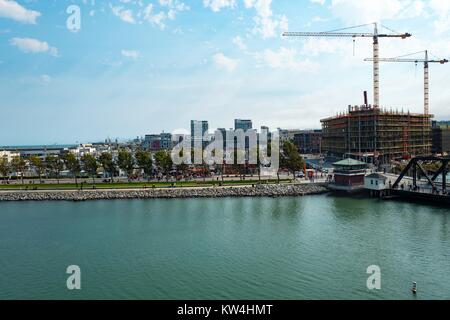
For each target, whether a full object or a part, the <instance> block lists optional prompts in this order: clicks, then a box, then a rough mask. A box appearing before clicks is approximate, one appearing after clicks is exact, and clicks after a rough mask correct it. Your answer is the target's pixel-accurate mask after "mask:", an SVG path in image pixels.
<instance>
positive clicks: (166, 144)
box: [161, 132, 172, 150]
mask: <svg viewBox="0 0 450 320" xmlns="http://www.w3.org/2000/svg"><path fill="white" fill-rule="evenodd" d="M161 149H165V150H170V149H172V134H171V133H164V132H163V133H161Z"/></svg>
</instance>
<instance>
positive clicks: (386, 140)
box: [321, 104, 433, 164]
mask: <svg viewBox="0 0 450 320" xmlns="http://www.w3.org/2000/svg"><path fill="white" fill-rule="evenodd" d="M432 118H433V116H432V115H425V114H413V113H409V112H407V113H404V112H398V111H387V110H384V109H380V108H378V107H372V106H370V105H367V104H366V105H363V106H355V107H352V106H349V109H348V112H345V113H343V114H340V115H337V116H335V117H332V118H328V119H323V120H321V122H322V129H323V137H322V152H324V153H326V154H328V155H331V156H337V157H351V158H354V159H358V160H363V161H366V162H373V163H378V164H380V163H387V162H389V161H390V160H398V159H402V158H403V159H407V158H410V157H412V156H419V155H427V154H430V153H431V146H432V139H431V119H432Z"/></svg>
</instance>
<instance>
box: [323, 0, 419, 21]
mask: <svg viewBox="0 0 450 320" xmlns="http://www.w3.org/2000/svg"><path fill="white" fill-rule="evenodd" d="M424 8H425V6H424V5H423V1H421V0H364V1H361V0H332V1H331V11H332V13H333V15H334V16H335V17H337V18H340V19H342V20H343V21H345V22H346V23H348V24H364V23H372V22H379V21H381V20H390V19H407V18H413V17H417V16H420V15H421V14H423V13H424Z"/></svg>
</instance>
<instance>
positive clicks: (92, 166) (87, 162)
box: [81, 154, 98, 186]
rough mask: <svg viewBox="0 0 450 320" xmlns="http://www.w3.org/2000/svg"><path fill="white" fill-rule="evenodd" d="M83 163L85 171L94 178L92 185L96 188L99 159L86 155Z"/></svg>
mask: <svg viewBox="0 0 450 320" xmlns="http://www.w3.org/2000/svg"><path fill="white" fill-rule="evenodd" d="M81 163H82V164H83V169H84V171H86V173H87V174H88V175H89V176H90V177H91V178H92V184H93V185H94V186H95V176H96V175H97V169H98V162H97V159H96V158H95V157H94V156H93V155H91V154H85V155H84V156H83V157H81Z"/></svg>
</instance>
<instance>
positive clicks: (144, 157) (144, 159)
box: [135, 150, 153, 181]
mask: <svg viewBox="0 0 450 320" xmlns="http://www.w3.org/2000/svg"><path fill="white" fill-rule="evenodd" d="M135 156H136V163H137V165H138V167H139V169H141V170H143V171H144V174H145V175H146V176H147V178H148V181H150V177H151V174H152V170H153V159H152V155H151V153H150V152H149V151H144V150H138V151H136V155H135Z"/></svg>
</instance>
